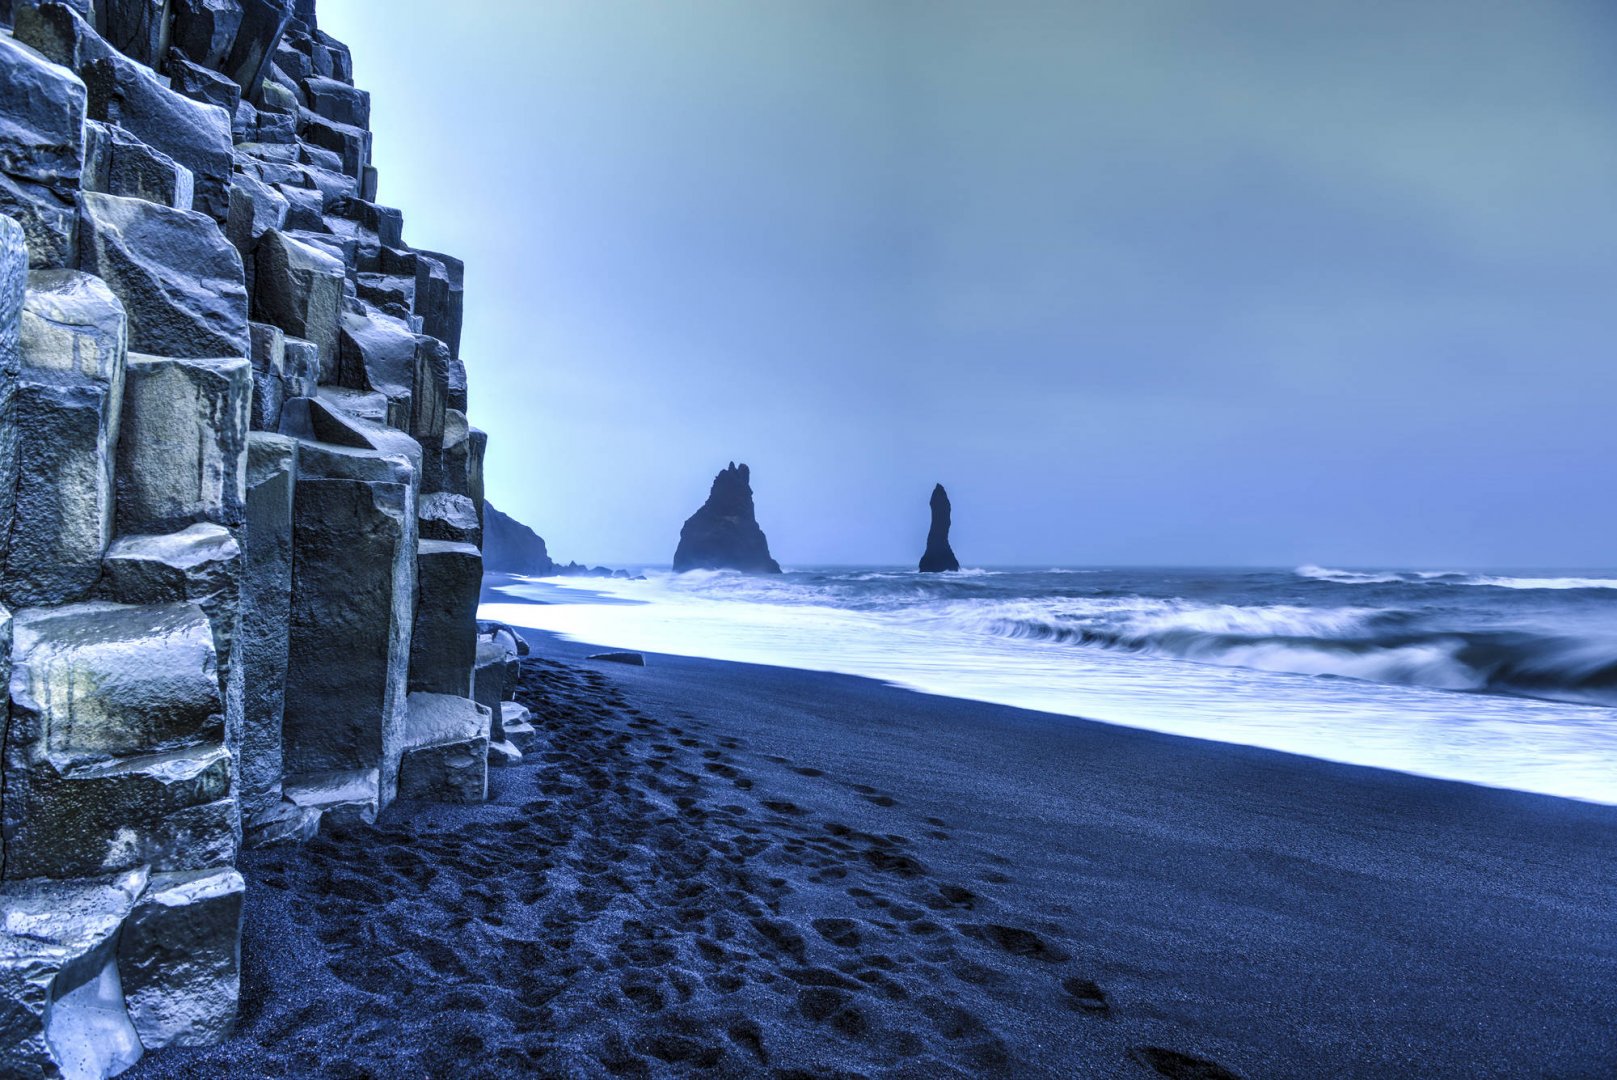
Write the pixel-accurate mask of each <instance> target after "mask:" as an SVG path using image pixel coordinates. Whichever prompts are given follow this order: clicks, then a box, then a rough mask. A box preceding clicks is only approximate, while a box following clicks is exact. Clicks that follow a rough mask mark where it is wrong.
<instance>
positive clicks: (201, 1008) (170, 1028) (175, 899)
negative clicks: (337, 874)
mask: <svg viewBox="0 0 1617 1080" xmlns="http://www.w3.org/2000/svg"><path fill="white" fill-rule="evenodd" d="M245 894H246V883H245V882H244V881H243V880H242V877H241V875H240V874H238V873H237V872H236V871H235V870H232V869H228V868H227V869H223V870H201V871H193V872H189V873H179V874H157V875H153V877H152V879H151V881H150V883H149V884H148V885H147V887H146V892H145V894H144V895H142V896H141V898H140V902H139V903H137V904H136V905H135V907H134V910H133V911H132V912H130V915H129V917H128V919H127V920H126V921H125V922H124V927H123V933H122V934H121V935H120V936H119V939H118V976H119V980H120V981H121V983H122V984H123V993H124V1001H125V1004H126V1007H127V1011H128V1014H129V1021H130V1023H131V1024H132V1025H133V1027H134V1029H135V1033H136V1034H137V1035H139V1036H140V1042H141V1045H142V1046H143V1047H144V1048H145V1049H147V1050H160V1049H162V1048H163V1047H165V1046H207V1045H210V1044H212V1043H216V1042H219V1041H220V1040H222V1039H224V1038H225V1036H227V1035H229V1034H230V1031H231V1029H232V1028H233V1027H234V1026H235V1023H236V1002H237V999H238V998H239V997H240V994H241V912H242V899H243V897H244V895H245Z"/></svg>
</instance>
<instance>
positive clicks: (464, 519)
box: [417, 491, 492, 569]
mask: <svg viewBox="0 0 1617 1080" xmlns="http://www.w3.org/2000/svg"><path fill="white" fill-rule="evenodd" d="M417 517H418V518H419V520H420V523H421V539H423V540H449V541H453V542H455V543H458V544H474V543H476V541H477V507H476V506H475V505H474V504H473V503H472V500H470V499H468V498H467V497H466V496H464V495H451V494H449V493H448V492H443V491H440V492H436V493H434V494H431V495H423V496H421V502H420V505H419V508H418V510H417ZM484 567H485V568H487V569H492V567H491V566H490V565H489V563H488V554H487V545H485V551H484Z"/></svg>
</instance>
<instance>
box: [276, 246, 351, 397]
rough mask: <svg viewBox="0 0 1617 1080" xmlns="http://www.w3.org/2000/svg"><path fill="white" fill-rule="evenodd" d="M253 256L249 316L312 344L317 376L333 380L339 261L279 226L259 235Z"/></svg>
mask: <svg viewBox="0 0 1617 1080" xmlns="http://www.w3.org/2000/svg"><path fill="white" fill-rule="evenodd" d="M255 258H256V266H257V272H256V274H255V276H254V280H253V289H254V291H253V317H254V318H255V319H258V320H259V321H261V322H267V323H273V324H274V325H276V326H279V327H280V328H281V329H282V330H284V331H286V332H287V333H288V334H291V335H292V336H294V337H299V338H303V339H304V340H306V341H311V342H313V343H314V345H315V347H316V348H317V349H319V351H320V366H321V377H322V379H324V380H334V379H335V376H336V372H337V332H338V330H337V328H338V315H339V314H340V312H341V310H342V298H343V282H344V280H345V277H346V271H345V269H344V266H343V263H342V261H341V260H339V259H337V258H334V257H333V256H331V255H330V254H328V253H327V252H324V251H322V250H320V249H319V248H317V247H314V246H312V245H310V244H306V243H303V242H301V241H299V240H296V239H294V238H293V237H291V236H289V235H287V234H286V233H284V232H281V231H280V230H278V229H271V230H270V231H269V232H266V233H264V234H263V236H262V237H261V238H260V240H259V243H258V251H257V253H256V256H255Z"/></svg>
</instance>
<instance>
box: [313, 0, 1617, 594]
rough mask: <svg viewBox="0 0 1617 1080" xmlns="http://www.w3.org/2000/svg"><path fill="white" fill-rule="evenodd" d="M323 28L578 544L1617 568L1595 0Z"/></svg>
mask: <svg viewBox="0 0 1617 1080" xmlns="http://www.w3.org/2000/svg"><path fill="white" fill-rule="evenodd" d="M320 13H321V24H322V26H323V27H324V28H325V29H327V30H328V31H330V32H331V33H333V34H335V35H336V36H338V37H339V38H342V39H343V40H345V41H347V42H348V43H349V44H350V45H351V46H352V47H353V49H354V54H355V71H356V74H357V77H358V81H359V83H360V85H361V86H363V87H365V88H367V89H369V90H371V91H372V92H373V94H374V98H375V102H374V109H373V117H374V127H375V129H376V163H377V165H378V167H379V169H380V170H381V188H380V199H381V201H382V202H384V203H388V204H389V205H395V206H399V207H401V208H402V209H403V210H404V212H405V226H406V228H405V236H406V239H407V240H409V241H410V242H412V243H415V244H417V245H420V246H423V247H429V248H436V249H441V250H447V251H450V252H453V253H455V254H458V255H461V256H463V257H464V258H465V259H466V262H467V322H466V334H465V343H464V349H463V352H464V355H465V357H466V360H467V365H468V368H469V370H470V376H471V401H472V413H473V416H472V419H473V422H474V423H475V424H477V425H478V426H480V427H483V428H485V429H486V430H488V431H489V433H490V435H491V444H490V459H489V469H488V478H489V491H490V494H491V496H492V498H493V499H494V500H495V501H496V502H497V503H499V504H501V505H502V507H503V508H505V509H506V510H508V511H510V512H512V513H514V514H516V515H517V516H519V517H521V518H522V519H524V520H526V521H528V522H529V523H531V524H532V525H533V526H534V527H535V528H536V529H538V530H539V531H540V533H542V534H543V535H544V536H545V537H546V539H547V540H549V541H550V544H551V547H552V550H553V551H555V552H556V553H558V554H559V555H561V556H563V557H576V558H579V559H584V560H588V561H591V562H609V563H634V562H642V561H643V562H662V563H666V562H667V561H668V560H669V558H671V556H672V553H673V549H674V545H675V542H676V540H677V538H678V533H679V527H680V524H681V523H682V522H683V520H684V518H685V517H686V516H687V515H688V514H689V513H691V511H693V510H694V509H695V508H696V506H697V505H698V504H700V502H701V500H702V498H703V497H704V496H705V494H706V490H707V486H708V484H709V482H710V481H711V479H712V475H713V473H714V472H715V471H717V470H718V469H719V468H721V467H722V466H723V465H724V464H725V463H726V462H728V461H730V460H732V459H734V460H737V461H746V462H748V463H750V464H751V465H752V468H753V481H754V487H755V489H756V491H757V495H758V507H759V518H760V522H761V524H762V525H763V527H764V529H765V530H766V531H767V532H768V534H769V537H770V541H771V545H772V547H773V549H774V552H775V555H776V556H777V558H779V559H780V561H781V562H782V563H784V564H786V565H787V566H791V565H793V564H796V565H805V564H810V563H817V562H845V563H848V562H910V561H913V560H914V559H915V558H917V557H919V554H920V552H921V550H922V547H923V546H924V540H925V534H926V501H927V497H928V495H929V493H930V491H931V488H932V484H933V483H934V482H936V481H942V482H943V483H945V484H946V485H947V486H948V488H949V490H950V493H951V495H952V497H953V500H954V504H955V515H954V516H955V523H956V529H955V549H956V550H957V551H958V552H959V554H960V557H961V559H962V561H963V562H965V563H966V564H968V565H983V564H990V563H1034V564H1054V563H1118V562H1129V563H1148V562H1163V563H1181V564H1183V563H1196V564H1215V563H1219V564H1222V563H1240V564H1278V565H1294V564H1297V563H1302V562H1315V563H1322V564H1351V565H1381V564H1395V565H1411V566H1420V567H1443V566H1459V565H1530V566H1555V565H1582V566H1605V565H1612V564H1617V554H1614V552H1617V509H1614V505H1617V498H1614V497H1613V495H1612V492H1611V489H1612V485H1611V479H1610V476H1611V471H1612V466H1613V463H1614V462H1617V422H1614V419H1613V411H1614V408H1617V364H1614V363H1613V355H1614V351H1617V62H1614V61H1617V8H1613V7H1612V6H1611V5H1610V4H1609V3H1607V2H1603V0H1542V2H1536V3H1521V2H1518V0H1446V2H1442V3H1436V2H1431V0H1402V2H1399V3H1380V4H1366V3H1363V2H1362V0H1312V2H1310V3H1307V4H1299V3H1296V2H1295V0H1274V2H1250V0H1249V2H1241V0H1227V2H1218V3H1214V2H1211V0H1086V2H1084V3H1070V2H1060V3H1031V2H1024V0H996V2H993V3H989V2H986V0H984V2H982V3H969V4H968V3H958V2H953V0H916V2H881V0H858V2H854V0H814V2H809V0H797V2H790V3H788V2H784V0H770V2H762V3H760V2H757V0H727V2H715V0H682V2H679V3H667V2H664V0H634V2H627V0H624V2H618V0H587V2H586V0H576V2H567V3H560V2H550V0H538V2H532V3H529V2H522V3H517V2H501V3H493V2H482V3H479V2H476V0H464V2H462V3H459V4H456V5H452V6H450V7H447V8H446V7H445V6H444V5H443V4H441V3H438V2H432V3H428V2H426V0H393V2H390V3H388V4H387V5H385V6H383V5H377V4H375V3H374V2H370V0H366V2H361V0H321V5H320Z"/></svg>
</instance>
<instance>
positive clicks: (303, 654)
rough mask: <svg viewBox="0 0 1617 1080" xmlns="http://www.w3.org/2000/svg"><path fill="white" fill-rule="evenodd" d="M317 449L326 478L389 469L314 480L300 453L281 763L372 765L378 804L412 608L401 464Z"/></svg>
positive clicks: (399, 735) (408, 508)
mask: <svg viewBox="0 0 1617 1080" xmlns="http://www.w3.org/2000/svg"><path fill="white" fill-rule="evenodd" d="M325 454H326V455H327V457H328V459H330V460H331V464H330V465H329V466H328V470H329V471H328V472H327V475H328V476H330V475H331V474H332V473H336V472H338V471H339V466H340V465H347V466H349V467H350V468H351V469H352V470H353V471H354V472H360V471H362V470H378V471H380V470H382V469H385V470H386V471H387V472H390V473H393V475H394V476H395V477H397V478H396V479H393V480H382V479H377V480H366V479H353V478H349V477H336V478H322V477H321V476H320V475H319V474H318V473H314V472H311V471H309V470H308V469H307V465H308V464H312V463H313V461H314V460H315V459H314V458H306V468H305V471H304V474H303V475H302V476H300V477H299V480H298V484H297V489H296V491H295V493H294V497H293V524H292V620H291V638H290V644H289V650H288V652H289V656H288V668H287V687H286V713H285V721H284V728H283V730H284V732H285V739H284V753H285V761H286V772H287V774H288V775H289V776H296V775H302V774H321V773H331V772H351V771H354V770H378V771H379V773H380V778H381V779H380V781H379V786H378V790H377V797H378V799H379V806H385V805H386V804H387V803H388V802H390V801H391V800H392V797H393V786H394V782H395V779H394V778H395V777H396V776H397V772H398V760H399V754H400V752H401V750H402V739H403V731H404V719H405V712H406V706H405V694H406V691H407V686H406V679H407V675H408V667H409V655H410V629H411V624H412V622H413V620H414V614H415V611H414V609H415V595H414V579H415V569H416V531H415V500H414V494H413V492H412V490H411V487H410V484H409V482H408V478H409V475H410V470H409V468H408V466H407V465H405V464H404V463H403V462H402V461H395V462H393V463H390V462H389V460H388V459H387V458H386V457H385V456H384V455H380V454H377V453H376V452H375V451H360V450H355V451H349V452H348V453H347V454H333V453H332V452H331V451H330V450H327V451H325ZM401 469H402V472H401V471H400V470H401ZM345 471H346V470H345ZM376 474H377V473H376V472H373V473H372V475H376ZM384 475H385V474H384Z"/></svg>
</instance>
